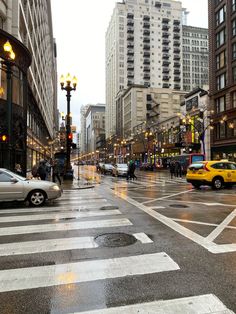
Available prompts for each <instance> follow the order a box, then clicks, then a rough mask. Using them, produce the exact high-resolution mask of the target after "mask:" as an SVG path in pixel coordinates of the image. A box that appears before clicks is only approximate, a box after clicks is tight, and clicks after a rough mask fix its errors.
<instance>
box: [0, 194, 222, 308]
mask: <svg viewBox="0 0 236 314" xmlns="http://www.w3.org/2000/svg"><path fill="white" fill-rule="evenodd" d="M112 205H113V204H111V202H110V201H108V200H107V199H105V198H104V197H102V196H100V195H99V193H98V192H96V191H95V190H89V191H86V190H83V191H80V190H71V191H70V190H67V191H65V192H64V193H63V196H62V198H61V199H58V200H57V201H55V202H54V203H53V204H46V205H45V206H44V207H40V208H29V207H28V208H26V207H25V208H18V209H16V208H12V209H9V208H8V209H1V210H0V313H7V311H6V310H5V308H4V306H5V305H6V304H4V303H5V301H4V297H1V296H3V295H4V296H6V295H8V293H10V294H11V297H13V298H15V299H16V300H17V297H18V296H19V293H21V297H22V298H23V299H24V298H28V297H29V296H31V297H30V298H31V299H32V302H34V301H33V300H34V297H33V296H34V293H35V291H37V289H53V288H55V287H56V288H58V287H62V290H60V289H59V290H55V291H54V292H53V293H52V295H54V299H58V300H60V293H63V291H64V290H63V289H66V288H65V287H68V289H69V290H68V291H70V289H72V287H77V286H78V287H79V285H81V284H83V285H86V284H89V283H93V282H101V281H109V280H114V281H120V280H121V279H122V278H139V280H142V276H148V275H151V274H160V273H163V274H164V273H170V272H179V271H180V265H178V263H177V262H176V261H175V260H174V259H173V258H172V257H171V256H169V255H168V254H166V252H151V253H147V252H145V250H143V247H144V246H147V245H149V246H152V245H153V241H152V239H150V238H149V236H148V235H147V234H145V233H143V232H142V230H140V231H139V233H136V232H134V230H135V229H134V222H133V221H132V218H130V217H128V218H127V216H126V214H125V212H124V211H123V210H122V209H110V210H100V208H101V207H102V206H105V207H106V206H112ZM101 232H102V233H106V232H108V233H114V232H123V233H128V234H131V235H133V236H134V237H135V238H136V239H137V243H138V245H139V250H138V251H137V253H135V250H134V253H133V252H131V251H130V252H129V251H124V252H123V253H119V254H118V251H115V250H114V254H113V256H111V255H109V254H108V256H106V254H105V253H104V256H101V253H99V252H101V250H102V248H101V247H100V246H99V244H98V243H97V242H96V236H97V235H99V234H101ZM140 248H141V249H140ZM84 250H90V254H89V255H88V256H89V257H88V258H84V255H83V254H84ZM82 252H83V253H82ZM96 252H97V253H96ZM105 252H109V249H108V248H106V251H105ZM127 252H129V253H127ZM142 252H143V253H142ZM63 254H67V255H66V256H67V258H66V259H63V258H61V256H63ZM76 254H78V256H79V258H77V257H76V256H77V255H76ZM97 255H98V257H97ZM68 256H69V258H68ZM73 256H74V258H73ZM15 258H16V261H15V262H14V263H13V261H14V259H15ZM57 258H58V259H57ZM37 261H39V262H38V264H37ZM42 261H43V262H42ZM35 263H36V265H35ZM40 291H41V293H43V292H42V291H43V290H40ZM48 291H49V290H47V292H45V294H46V295H47V296H48V295H50V293H48ZM56 293H58V294H59V295H58V297H55V294H56ZM87 293H88V292H87ZM92 293H93V291H89V293H88V295H87V298H88V299H89V298H90V297H91V294H92ZM63 297H64V298H65V295H64V296H63ZM70 297H71V296H70V294H67V298H68V300H67V303H68V304H69V303H70ZM2 300H3V301H2ZM21 300H22V299H21ZM75 300H76V299H75ZM35 302H36V301H35ZM73 302H76V301H74V300H73ZM77 302H78V304H77V307H78V310H79V306H80V300H78V301H77ZM173 302H174V301H173ZM176 302H177V301H176ZM181 302H182V303H183V304H184V305H181V306H182V307H181V309H183V311H182V312H181V313H182V314H185V313H190V312H188V307H187V306H185V305H186V302H185V300H184V301H181ZM191 302H192V301H191ZM199 302H200V301H199ZM212 302H213V301H212ZM214 302H216V300H214ZM182 303H181V304H182ZM196 303H197V302H196ZM216 303H217V302H216ZM219 304H220V303H219ZM153 306H154V309H157V308H158V307H159V306H160V304H159V303H158V302H157V305H156V304H155V302H154V303H153V304H148V305H146V304H140V305H139V304H133V305H132V306H131V305H129V306H127V308H126V307H124V308H121V307H120V308H115V309H114V308H111V309H104V310H98V312H96V311H94V313H137V311H136V309H141V310H143V312H140V313H147V311H146V309H149V307H150V308H152V307H153ZM168 306H169V305H168ZM36 308H37V305H36V304H35V307H34V309H36ZM55 308H56V306H55ZM215 308H216V309H218V308H217V306H216V305H215ZM219 308H220V307H219ZM221 308H222V306H221ZM221 308H220V309H221ZM167 309H168V310H169V308H168V307H167ZM225 309H226V310H227V308H224V310H225ZM93 310H94V308H93ZM93 310H91V311H87V312H86V313H93ZM132 311H134V312H132ZM8 312H9V311H8ZM74 312H75V311H74ZM154 312H155V311H154ZM11 313H18V312H17V310H16V311H15V312H14V310H13V311H11ZM19 313H23V312H20V311H19ZM24 313H32V314H34V313H50V311H48V310H47V311H46V310H45V312H42V311H41V312H39V311H37V310H35V312H34V311H28V310H27V304H26V305H25V309H24ZM53 313H60V311H59V310H58V311H57V310H54V312H53ZM63 313H66V310H65V309H64V310H63ZM67 313H70V311H69V308H68V312H67ZM155 313H158V312H155ZM160 313H165V311H164V310H163V311H162V312H160ZM168 313H172V312H171V311H168ZM173 313H174V312H173ZM204 313H205V312H204ZM206 313H208V312H206ZM209 313H210V312H209ZM225 313H228V312H226V311H225Z"/></svg>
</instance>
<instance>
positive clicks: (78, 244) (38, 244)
mask: <svg viewBox="0 0 236 314" xmlns="http://www.w3.org/2000/svg"><path fill="white" fill-rule="evenodd" d="M133 236H134V237H135V238H136V239H137V240H138V241H140V242H141V243H143V244H146V243H153V241H152V240H151V239H150V238H149V237H148V236H147V235H146V234H145V233H134V234H133ZM97 247H98V245H97V243H96V242H95V240H94V237H72V238H57V239H48V240H36V241H24V242H11V243H3V244H0V256H11V255H23V254H36V253H46V252H56V251H67V250H79V249H94V248H97Z"/></svg>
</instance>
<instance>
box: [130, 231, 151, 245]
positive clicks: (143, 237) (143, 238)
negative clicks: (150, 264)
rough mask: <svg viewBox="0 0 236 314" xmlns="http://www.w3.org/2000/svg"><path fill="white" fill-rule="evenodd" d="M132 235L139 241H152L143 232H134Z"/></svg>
mask: <svg viewBox="0 0 236 314" xmlns="http://www.w3.org/2000/svg"><path fill="white" fill-rule="evenodd" d="M134 237H135V238H136V239H137V240H139V241H140V242H141V243H153V241H152V240H151V239H150V238H149V237H148V236H147V235H146V234H145V233H143V232H140V233H134Z"/></svg>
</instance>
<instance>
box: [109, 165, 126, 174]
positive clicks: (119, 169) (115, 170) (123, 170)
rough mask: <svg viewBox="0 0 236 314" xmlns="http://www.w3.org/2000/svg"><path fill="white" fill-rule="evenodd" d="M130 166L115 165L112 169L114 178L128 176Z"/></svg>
mask: <svg viewBox="0 0 236 314" xmlns="http://www.w3.org/2000/svg"><path fill="white" fill-rule="evenodd" d="M127 172H128V165H127V164H115V166H114V167H113V169H112V175H113V176H117V177H118V176H127Z"/></svg>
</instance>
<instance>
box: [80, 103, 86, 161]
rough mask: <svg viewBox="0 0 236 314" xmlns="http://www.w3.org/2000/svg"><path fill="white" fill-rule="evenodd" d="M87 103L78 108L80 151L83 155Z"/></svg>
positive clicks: (84, 149)
mask: <svg viewBox="0 0 236 314" xmlns="http://www.w3.org/2000/svg"><path fill="white" fill-rule="evenodd" d="M87 110H88V105H86V106H81V108H80V153H81V154H82V155H83V154H84V153H85V152H86V116H85V115H86V112H87Z"/></svg>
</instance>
